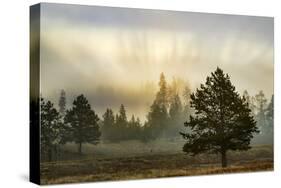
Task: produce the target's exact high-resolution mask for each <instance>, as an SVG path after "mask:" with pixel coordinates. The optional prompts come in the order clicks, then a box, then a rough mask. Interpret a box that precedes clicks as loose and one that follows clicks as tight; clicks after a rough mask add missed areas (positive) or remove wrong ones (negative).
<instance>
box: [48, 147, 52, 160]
mask: <svg viewBox="0 0 281 188" xmlns="http://www.w3.org/2000/svg"><path fill="white" fill-rule="evenodd" d="M48 161H49V162H50V161H52V148H51V147H48Z"/></svg>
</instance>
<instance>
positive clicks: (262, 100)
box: [255, 90, 267, 135]
mask: <svg viewBox="0 0 281 188" xmlns="http://www.w3.org/2000/svg"><path fill="white" fill-rule="evenodd" d="M255 100H256V105H257V115H256V120H257V126H258V128H259V130H260V131H261V135H264V134H265V133H266V128H267V127H266V115H265V113H266V107H267V99H266V97H265V95H264V93H263V91H262V90H261V91H259V93H258V94H257V95H256V96H255Z"/></svg>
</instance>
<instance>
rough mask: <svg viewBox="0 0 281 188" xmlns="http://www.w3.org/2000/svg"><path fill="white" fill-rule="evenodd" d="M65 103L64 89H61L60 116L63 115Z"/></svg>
mask: <svg viewBox="0 0 281 188" xmlns="http://www.w3.org/2000/svg"><path fill="white" fill-rule="evenodd" d="M65 105H66V97H65V91H64V90H63V89H62V90H61V93H60V98H59V112H60V114H61V115H62V116H64V115H65Z"/></svg>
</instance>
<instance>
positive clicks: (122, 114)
mask: <svg viewBox="0 0 281 188" xmlns="http://www.w3.org/2000/svg"><path fill="white" fill-rule="evenodd" d="M127 126H128V120H127V115H126V110H125V107H124V105H123V104H121V106H120V109H119V114H116V123H115V130H116V132H115V136H116V137H117V140H119V141H120V140H126V139H127V136H128V135H127V134H126V130H127Z"/></svg>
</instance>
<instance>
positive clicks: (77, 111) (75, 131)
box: [64, 95, 101, 154]
mask: <svg viewBox="0 0 281 188" xmlns="http://www.w3.org/2000/svg"><path fill="white" fill-rule="evenodd" d="M98 121H99V118H98V116H97V115H96V114H95V112H94V111H93V110H92V109H91V105H90V104H89V102H88V100H87V99H86V98H85V96H84V95H79V96H78V97H77V98H76V99H75V100H74V101H73V106H72V108H71V109H70V110H67V111H66V115H65V118H64V122H65V123H66V124H67V125H68V126H69V129H68V131H69V134H70V140H71V141H74V142H75V143H77V144H78V153H79V154H82V144H83V143H92V144H97V143H98V142H99V138H100V136H101V133H100V131H99V125H98Z"/></svg>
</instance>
